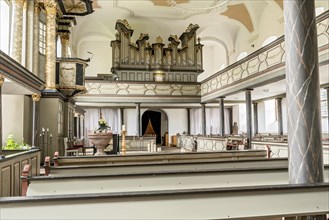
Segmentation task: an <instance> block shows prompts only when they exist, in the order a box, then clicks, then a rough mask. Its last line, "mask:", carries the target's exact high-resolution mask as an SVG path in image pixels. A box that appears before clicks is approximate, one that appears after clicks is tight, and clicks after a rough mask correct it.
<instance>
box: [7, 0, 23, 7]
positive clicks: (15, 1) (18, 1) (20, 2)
mask: <svg viewBox="0 0 329 220" xmlns="http://www.w3.org/2000/svg"><path fill="white" fill-rule="evenodd" d="M25 1H26V0H12V1H11V2H12V4H14V5H19V6H22V7H23V6H24V3H25Z"/></svg>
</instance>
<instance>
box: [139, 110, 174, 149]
mask: <svg viewBox="0 0 329 220" xmlns="http://www.w3.org/2000/svg"><path fill="white" fill-rule="evenodd" d="M149 120H150V121H151V123H152V126H153V129H154V131H155V133H156V143H157V144H161V143H162V137H163V136H164V135H165V133H166V132H168V116H167V114H166V113H165V112H164V111H162V110H160V109H152V110H147V111H145V112H144V113H143V115H142V134H143V135H144V134H145V131H146V128H147V125H148V122H149ZM162 144H164V143H162Z"/></svg>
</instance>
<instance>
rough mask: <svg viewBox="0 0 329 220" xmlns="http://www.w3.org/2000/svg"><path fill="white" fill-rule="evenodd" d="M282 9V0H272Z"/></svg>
mask: <svg viewBox="0 0 329 220" xmlns="http://www.w3.org/2000/svg"><path fill="white" fill-rule="evenodd" d="M274 1H275V2H276V3H277V4H278V5H279V6H280V8H281V9H283V0H274Z"/></svg>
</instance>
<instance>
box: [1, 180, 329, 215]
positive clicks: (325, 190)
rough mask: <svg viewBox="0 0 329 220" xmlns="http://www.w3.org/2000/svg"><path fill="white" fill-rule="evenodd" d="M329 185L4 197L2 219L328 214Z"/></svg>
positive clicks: (2, 200) (2, 199)
mask: <svg viewBox="0 0 329 220" xmlns="http://www.w3.org/2000/svg"><path fill="white" fill-rule="evenodd" d="M328 198H329V183H319V184H315V185H302V184H300V185H268V186H252V187H250V186H247V187H230V188H208V189H189V190H163V191H142V192H120V193H97V194H83V195H56V196H33V197H5V198H0V206H1V212H0V219H16V220H19V219H27V218H28V219H35V220H38V219H58V220H60V219H63V220H64V219H65V220H66V219H160V218H161V219H243V218H257V217H283V216H293V215H295V216H302V215H319V214H327V213H329V200H328Z"/></svg>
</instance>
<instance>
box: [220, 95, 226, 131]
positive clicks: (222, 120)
mask: <svg viewBox="0 0 329 220" xmlns="http://www.w3.org/2000/svg"><path fill="white" fill-rule="evenodd" d="M224 98H225V97H219V134H220V136H224V135H225V115H224V114H225V113H224V112H225V111H224V110H225V109H224Z"/></svg>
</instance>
